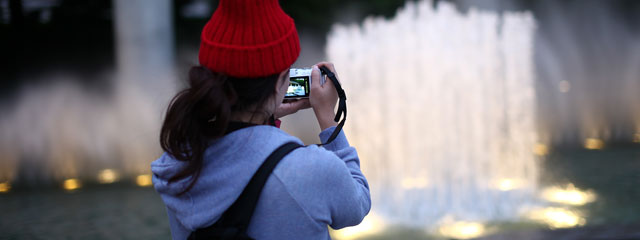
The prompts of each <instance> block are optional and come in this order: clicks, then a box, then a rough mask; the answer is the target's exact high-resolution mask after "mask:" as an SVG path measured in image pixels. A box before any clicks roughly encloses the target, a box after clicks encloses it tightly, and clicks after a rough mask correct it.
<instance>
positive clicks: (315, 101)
mask: <svg viewBox="0 0 640 240" xmlns="http://www.w3.org/2000/svg"><path fill="white" fill-rule="evenodd" d="M318 66H325V67H327V68H328V69H329V70H331V71H332V72H333V73H334V74H335V75H336V78H338V73H337V72H336V69H335V68H334V67H333V63H328V62H320V63H318V64H316V65H314V66H313V70H312V72H311V93H310V94H309V102H310V104H311V107H312V108H313V112H314V113H315V114H316V118H317V119H318V124H319V125H320V130H325V129H327V128H330V127H334V126H337V125H338V123H337V122H335V121H333V119H334V118H335V116H336V114H335V112H334V109H335V108H336V102H337V101H338V92H337V91H336V88H335V87H334V86H333V82H332V81H331V80H329V79H327V81H325V83H324V85H321V84H320V81H321V78H322V74H321V73H320V69H319V68H318ZM338 79H339V78H338Z"/></svg>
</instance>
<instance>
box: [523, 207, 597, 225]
mask: <svg viewBox="0 0 640 240" xmlns="http://www.w3.org/2000/svg"><path fill="white" fill-rule="evenodd" d="M529 218H531V219H532V220H535V221H538V222H542V223H545V224H547V225H548V226H549V227H550V228H571V227H576V226H583V225H584V224H585V223H586V220H585V219H584V218H583V217H582V216H581V215H580V214H579V213H577V212H574V211H571V210H567V209H563V208H555V207H548V208H542V209H536V210H533V211H531V212H530V213H529Z"/></svg>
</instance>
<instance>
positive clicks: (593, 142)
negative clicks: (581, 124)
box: [584, 138, 604, 150]
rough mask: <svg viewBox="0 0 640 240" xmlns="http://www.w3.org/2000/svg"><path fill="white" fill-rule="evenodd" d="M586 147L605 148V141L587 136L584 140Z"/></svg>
mask: <svg viewBox="0 0 640 240" xmlns="http://www.w3.org/2000/svg"><path fill="white" fill-rule="evenodd" d="M584 148H586V149H589V150H599V149H602V148H604V141H602V140H600V139H597V138H587V139H585V140H584Z"/></svg>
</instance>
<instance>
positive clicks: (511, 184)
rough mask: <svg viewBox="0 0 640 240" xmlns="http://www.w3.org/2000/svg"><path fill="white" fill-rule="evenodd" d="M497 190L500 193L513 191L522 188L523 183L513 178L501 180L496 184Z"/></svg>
mask: <svg viewBox="0 0 640 240" xmlns="http://www.w3.org/2000/svg"><path fill="white" fill-rule="evenodd" d="M495 185H496V188H497V189H499V190H500V191H505V192H506V191H511V190H514V189H518V188H522V181H520V180H517V179H512V178H503V179H500V180H499V181H498V182H497V183H496V184H495Z"/></svg>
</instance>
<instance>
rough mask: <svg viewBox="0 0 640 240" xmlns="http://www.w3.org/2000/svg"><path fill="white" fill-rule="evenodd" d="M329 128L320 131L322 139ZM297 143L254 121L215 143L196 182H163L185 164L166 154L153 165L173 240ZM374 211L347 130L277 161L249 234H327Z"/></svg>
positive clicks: (218, 211)
mask: <svg viewBox="0 0 640 240" xmlns="http://www.w3.org/2000/svg"><path fill="white" fill-rule="evenodd" d="M333 129H334V128H329V129H326V130H324V131H323V132H321V133H320V139H321V140H322V141H323V142H324V141H326V140H327V139H328V138H329V136H330V134H331V133H332V132H333ZM290 141H294V142H297V143H300V144H302V142H301V141H300V140H299V139H298V138H296V137H293V136H291V135H289V134H287V133H286V132H284V131H282V130H280V129H278V128H276V127H272V126H264V125H261V126H253V127H249V128H243V129H240V130H237V131H234V132H232V133H230V134H228V135H226V136H224V137H223V138H221V139H218V140H215V141H213V142H212V144H211V145H210V146H209V148H208V149H207V151H206V152H205V155H204V165H203V168H202V172H201V174H200V177H199V178H198V180H197V182H196V183H195V185H194V186H193V188H191V190H189V191H188V192H186V193H185V194H183V195H177V194H178V193H179V192H180V191H182V190H183V189H184V188H185V187H186V186H187V185H188V180H189V179H183V180H179V181H176V182H172V183H169V182H168V179H169V178H171V177H172V176H174V175H175V174H176V173H178V172H179V171H180V170H181V169H182V168H183V167H184V166H186V164H185V163H184V162H181V161H178V160H176V159H174V158H173V157H171V156H170V155H169V154H167V153H165V154H163V155H162V156H161V157H160V158H158V159H157V160H155V161H154V162H153V163H151V170H152V172H153V184H154V187H155V189H156V191H157V192H158V193H159V194H160V196H161V197H162V200H163V201H164V203H165V205H166V206H167V213H168V215H169V224H170V227H171V235H172V236H173V239H186V238H187V237H188V236H189V234H190V232H191V231H193V230H194V229H198V228H202V227H206V226H209V225H211V224H213V223H215V222H216V221H217V220H218V218H220V216H221V215H222V213H224V211H226V210H227V208H228V207H229V206H231V204H232V203H233V202H234V201H235V200H236V199H237V198H238V196H240V193H241V192H242V190H243V189H244V187H245V186H246V185H247V183H248V182H249V179H251V177H252V176H253V174H254V173H255V172H256V171H257V170H258V168H259V167H260V165H261V164H262V162H263V161H264V160H266V158H267V157H268V156H269V154H271V152H273V151H274V150H275V149H276V148H278V147H279V146H281V145H283V144H284V143H286V142H290ZM370 208H371V198H370V195H369V185H368V183H367V180H366V178H365V177H364V175H363V174H362V172H361V171H360V160H359V159H358V154H357V153H356V150H355V149H354V148H353V147H351V146H350V145H349V143H348V142H347V138H346V137H345V135H344V132H340V134H339V135H338V137H337V138H336V139H335V140H334V141H333V142H332V143H331V144H328V145H326V146H324V147H317V146H315V145H311V146H307V147H304V148H298V149H296V150H294V151H293V152H291V153H289V154H288V155H287V156H285V157H284V158H283V159H282V161H281V162H280V163H279V164H278V165H277V166H276V168H275V169H274V171H273V173H272V174H271V176H270V177H269V179H268V180H267V183H266V184H265V186H264V189H263V191H262V195H261V196H260V199H259V201H258V205H257V206H256V210H255V212H254V215H253V218H252V220H251V224H250V225H249V229H248V234H249V236H251V237H253V238H255V239H328V238H330V237H329V232H328V228H327V225H329V226H331V227H332V228H334V229H339V228H343V227H347V226H353V225H356V224H358V223H360V222H361V221H362V219H363V218H364V216H365V215H367V213H368V212H369V209H370Z"/></svg>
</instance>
